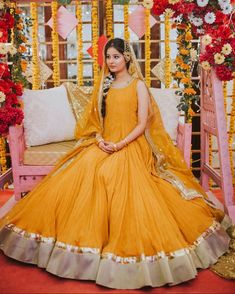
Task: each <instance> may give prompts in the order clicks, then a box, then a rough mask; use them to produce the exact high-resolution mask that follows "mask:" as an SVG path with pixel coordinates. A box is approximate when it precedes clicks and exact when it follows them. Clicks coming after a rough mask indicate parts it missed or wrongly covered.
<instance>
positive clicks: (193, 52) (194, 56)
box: [190, 48, 197, 61]
mask: <svg viewBox="0 0 235 294" xmlns="http://www.w3.org/2000/svg"><path fill="white" fill-rule="evenodd" d="M190 57H191V59H192V61H195V60H197V50H196V49H194V48H191V49H190Z"/></svg>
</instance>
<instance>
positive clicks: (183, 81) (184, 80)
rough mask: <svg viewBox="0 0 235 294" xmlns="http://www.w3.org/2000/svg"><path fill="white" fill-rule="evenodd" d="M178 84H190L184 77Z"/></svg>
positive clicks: (188, 79)
mask: <svg viewBox="0 0 235 294" xmlns="http://www.w3.org/2000/svg"><path fill="white" fill-rule="evenodd" d="M180 82H181V83H182V84H188V83H189V82H190V78H186V77H184V78H182V79H181V80H180Z"/></svg>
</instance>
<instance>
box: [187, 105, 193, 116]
mask: <svg viewBox="0 0 235 294" xmlns="http://www.w3.org/2000/svg"><path fill="white" fill-rule="evenodd" d="M188 114H189V115H190V116H194V115H195V112H194V111H193V110H192V108H191V107H190V108H189V110H188Z"/></svg>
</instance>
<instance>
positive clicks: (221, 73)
mask: <svg viewBox="0 0 235 294" xmlns="http://www.w3.org/2000/svg"><path fill="white" fill-rule="evenodd" d="M215 72H216V75H217V77H218V78H219V79H220V80H221V81H230V80H232V79H233V76H232V71H231V70H230V69H229V68H228V67H227V66H226V65H223V64H222V65H218V66H216V67H215Z"/></svg>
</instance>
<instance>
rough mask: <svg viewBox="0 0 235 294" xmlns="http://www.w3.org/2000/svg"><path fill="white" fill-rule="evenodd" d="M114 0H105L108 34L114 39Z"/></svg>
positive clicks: (108, 36)
mask: <svg viewBox="0 0 235 294" xmlns="http://www.w3.org/2000/svg"><path fill="white" fill-rule="evenodd" d="M112 2H113V1H112V0H107V1H105V3H106V5H105V10H106V36H107V38H108V39H110V38H111V39H113V36H114V35H113V3H112Z"/></svg>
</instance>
